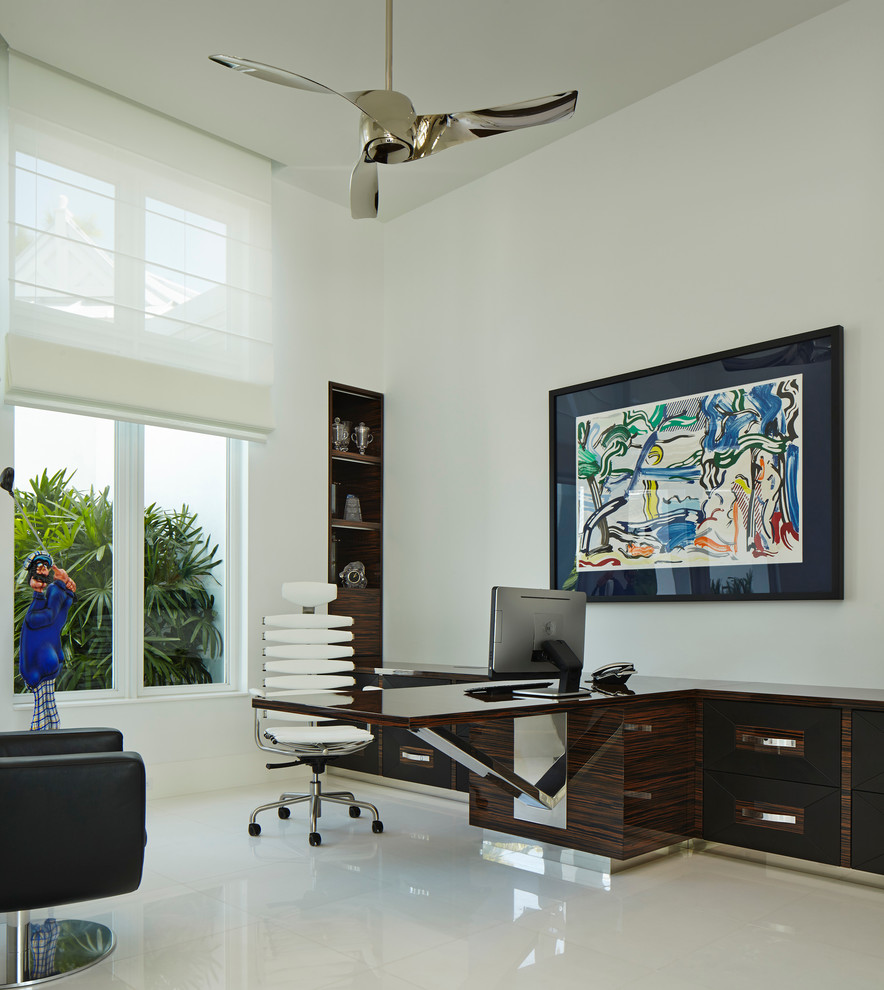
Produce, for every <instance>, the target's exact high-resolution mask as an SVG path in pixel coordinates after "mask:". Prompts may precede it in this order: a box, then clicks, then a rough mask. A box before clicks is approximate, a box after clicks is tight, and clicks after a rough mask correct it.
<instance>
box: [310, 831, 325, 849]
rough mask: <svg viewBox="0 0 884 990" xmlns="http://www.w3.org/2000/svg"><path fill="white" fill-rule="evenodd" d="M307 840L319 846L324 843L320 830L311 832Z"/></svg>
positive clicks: (312, 844)
mask: <svg viewBox="0 0 884 990" xmlns="http://www.w3.org/2000/svg"><path fill="white" fill-rule="evenodd" d="M307 841H308V842H309V843H310V845H311V846H318V845H321V844H322V836H321V835H320V834H319V832H311V833H310V834H309V835H308V836H307Z"/></svg>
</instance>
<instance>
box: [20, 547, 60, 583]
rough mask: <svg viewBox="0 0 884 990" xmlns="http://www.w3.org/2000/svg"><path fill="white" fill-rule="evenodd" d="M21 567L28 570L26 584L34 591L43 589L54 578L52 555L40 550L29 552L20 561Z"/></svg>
mask: <svg viewBox="0 0 884 990" xmlns="http://www.w3.org/2000/svg"><path fill="white" fill-rule="evenodd" d="M22 567H23V568H24V569H25V570H26V571H27V572H28V584H29V585H30V586H31V587H32V588H33V589H34V591H45V590H46V587H47V586H48V585H49V584H51V583H52V581H53V580H54V577H53V571H52V557H50V556H49V554H48V553H45V552H44V551H42V550H35V551H34V552H33V553H29V554H28V555H27V557H25V559H24V560H23V561H22Z"/></svg>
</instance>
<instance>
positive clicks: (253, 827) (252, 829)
mask: <svg viewBox="0 0 884 990" xmlns="http://www.w3.org/2000/svg"><path fill="white" fill-rule="evenodd" d="M260 834H261V826H260V825H259V824H258V823H257V822H249V835H260Z"/></svg>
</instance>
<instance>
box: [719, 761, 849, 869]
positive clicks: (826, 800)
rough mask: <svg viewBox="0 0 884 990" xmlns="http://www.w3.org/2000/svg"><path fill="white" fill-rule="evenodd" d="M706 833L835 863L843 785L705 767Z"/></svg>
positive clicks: (838, 856) (731, 841)
mask: <svg viewBox="0 0 884 990" xmlns="http://www.w3.org/2000/svg"><path fill="white" fill-rule="evenodd" d="M703 838H705V839H711V840H712V841H715V842H726V843H728V844H730V845H734V846H745V847H746V848H749V849H759V850H761V851H762V852H769V853H777V854H779V855H781V856H798V857H800V858H801V859H809V860H813V861H815V862H818V863H833V864H835V865H836V866H837V865H839V864H840V862H841V791H840V789H839V788H837V787H824V786H822V785H820V784H805V783H797V782H795V781H783V780H770V779H768V778H765V777H747V776H744V775H742V774H736V773H714V772H713V773H710V772H708V771H707V772H706V773H704V775H703Z"/></svg>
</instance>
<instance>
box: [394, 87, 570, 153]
mask: <svg viewBox="0 0 884 990" xmlns="http://www.w3.org/2000/svg"><path fill="white" fill-rule="evenodd" d="M576 106H577V90H574V89H572V90H569V91H568V92H566V93H556V94H554V95H553V96H542V97H540V98H539V99H536V100H524V101H523V102H521V103H510V104H507V105H506V106H502V107H489V108H487V109H485V110H465V111H463V112H461V113H436V114H425V115H421V116H418V117H416V118H415V120H414V125H413V126H414V133H415V145H414V152H413V154H412V156H411V160H412V161H414V160H415V159H417V158H426V157H427V156H428V155H433V154H435V153H436V152H438V151H444V150H445V149H446V148H454V147H456V146H457V145H459V144H463V143H464V142H465V141H473V140H475V139H476V138H483V137H492V136H493V135H495V134H505V133H506V132H507V131H518V130H522V129H523V128H526V127H537V126H539V125H540V124H552V123H554V122H555V121H558V120H565V119H566V118H568V117H570V116H572V114H573V113H574V109H575V107H576Z"/></svg>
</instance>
